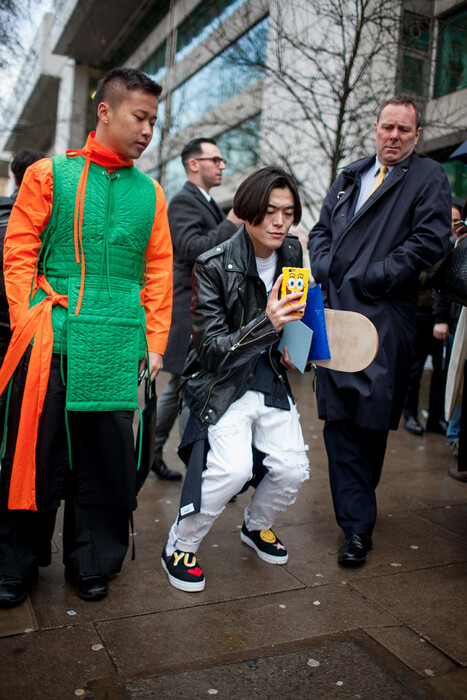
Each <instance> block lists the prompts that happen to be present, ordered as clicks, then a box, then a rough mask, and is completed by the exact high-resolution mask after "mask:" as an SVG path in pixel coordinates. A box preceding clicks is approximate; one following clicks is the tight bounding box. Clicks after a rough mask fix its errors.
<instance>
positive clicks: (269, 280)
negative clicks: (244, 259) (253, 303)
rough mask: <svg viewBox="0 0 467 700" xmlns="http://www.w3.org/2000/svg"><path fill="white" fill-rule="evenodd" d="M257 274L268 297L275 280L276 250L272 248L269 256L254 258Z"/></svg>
mask: <svg viewBox="0 0 467 700" xmlns="http://www.w3.org/2000/svg"><path fill="white" fill-rule="evenodd" d="M255 259H256V269H257V270H258V275H259V276H260V277H261V279H262V280H263V282H264V286H265V287H266V292H267V295H268V297H269V295H270V293H271V289H272V287H273V284H274V282H275V281H276V279H275V277H276V265H277V251H275V250H273V251H272V253H271V255H270V256H269V258H255Z"/></svg>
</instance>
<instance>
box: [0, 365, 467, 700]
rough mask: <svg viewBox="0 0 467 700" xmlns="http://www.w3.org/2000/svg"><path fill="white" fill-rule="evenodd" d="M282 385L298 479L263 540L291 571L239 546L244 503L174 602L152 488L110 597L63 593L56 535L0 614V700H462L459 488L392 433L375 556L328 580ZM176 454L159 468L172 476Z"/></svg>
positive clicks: (417, 445) (430, 452) (315, 494)
mask: <svg viewBox="0 0 467 700" xmlns="http://www.w3.org/2000/svg"><path fill="white" fill-rule="evenodd" d="M293 381H294V389H295V393H296V396H297V398H298V404H299V410H300V412H301V416H302V425H303V427H304V432H305V438H306V441H307V442H308V444H309V446H310V451H309V458H310V463H311V478H310V480H309V481H308V482H306V483H305V484H304V485H303V488H302V491H301V493H300V495H299V499H298V501H297V503H296V504H295V505H294V506H293V507H292V508H290V509H289V510H288V511H287V512H286V513H284V514H283V515H282V516H281V517H280V518H279V519H278V521H277V527H276V528H275V529H276V530H277V532H278V534H279V536H280V537H281V539H283V541H284V542H285V543H286V544H287V547H288V550H289V563H288V564H286V565H285V566H271V565H268V564H266V563H264V562H262V561H261V560H260V559H259V558H258V557H257V556H256V554H255V553H254V551H253V550H251V549H250V548H249V547H246V546H245V545H243V544H242V543H241V541H240V536H239V530H240V527H241V524H242V520H243V514H242V511H243V508H244V506H245V504H246V502H247V500H248V498H249V494H243V495H241V496H239V497H238V498H237V501H236V502H235V503H231V504H229V505H228V506H227V508H226V511H225V512H224V514H223V515H222V516H221V518H220V519H219V520H218V521H216V523H215V525H214V527H213V529H212V531H211V532H210V533H209V535H208V536H207V538H206V540H205V541H204V543H203V545H202V548H201V549H200V552H199V559H200V562H201V564H202V566H203V569H204V572H205V576H206V588H205V590H204V591H203V592H202V593H196V594H188V593H183V592H182V591H178V590H176V589H175V588H173V587H172V586H170V585H169V583H168V580H167V577H166V574H165V573H164V572H163V571H162V568H161V566H160V552H161V549H162V546H163V544H164V541H165V538H166V535H167V532H168V529H169V527H170V525H171V523H172V521H173V519H174V517H175V514H176V512H177V507H178V499H179V495H180V484H173V483H170V482H162V481H158V480H156V479H155V478H154V477H153V476H152V475H151V476H150V477H149V479H148V481H147V483H146V484H145V486H144V488H143V491H142V493H141V497H140V505H139V508H138V510H137V512H136V514H135V535H134V539H135V544H136V560H135V561H131V559H130V557H128V558H127V561H126V562H125V564H124V567H123V570H122V572H121V574H120V575H119V576H118V577H117V578H116V579H115V580H113V581H111V583H110V593H109V596H108V598H106V599H105V600H103V601H101V602H98V603H86V602H84V601H82V600H80V599H79V598H77V596H76V595H75V593H74V591H73V588H72V587H71V586H70V585H69V584H66V583H65V582H64V579H63V567H62V564H61V553H60V541H61V537H60V534H59V532H58V531H57V532H56V535H55V538H54V541H55V543H56V550H57V551H56V553H55V554H54V556H53V563H52V566H50V567H49V568H47V569H44V570H43V571H41V577H40V580H39V582H38V583H37V584H36V585H35V586H34V588H33V590H32V593H31V596H30V599H28V600H27V602H26V603H25V604H24V605H22V606H20V607H18V608H15V609H13V610H6V611H0V698H1V700H7V699H8V700H17V699H18V700H29V699H30V698H40V700H68V699H71V698H76V697H82V698H88V699H91V700H124V699H126V700H153V699H157V700H160V699H162V700H165V699H168V700H172V699H175V698H177V699H183V698H187V699H188V698H189V699H190V700H196V699H198V698H207V697H209V696H217V697H219V698H224V699H228V700H233V699H236V700H250V699H256V698H258V699H259V698H261V699H262V700H268V699H271V700H275V699H276V698H277V699H279V698H280V699H281V700H283V699H284V700H288V699H290V700H292V699H294V700H301V699H302V698H303V699H309V698H313V699H315V698H316V699H319V700H321V699H324V700H327V699H328V698H330V699H331V698H332V699H333V698H339V699H345V700H347V699H350V698H362V699H365V700H386V699H387V700H394V699H398V698H427V699H429V700H431V699H433V700H436V699H438V700H441V699H443V698H444V699H445V700H461V698H462V699H465V698H467V669H466V665H467V624H466V608H467V605H466V602H465V595H464V590H465V588H466V574H467V547H466V537H467V484H465V483H459V482H456V481H454V480H452V479H450V478H449V477H448V476H447V474H446V470H447V467H448V466H451V465H453V464H454V461H453V459H452V457H451V455H450V450H449V447H448V445H447V442H446V440H445V438H444V437H442V436H439V435H432V434H427V435H425V436H424V437H422V438H420V437H416V436H412V435H410V434H409V433H407V432H406V431H405V430H403V429H402V428H401V429H400V430H399V431H398V432H396V433H392V434H391V436H390V440H389V446H388V452H387V459H386V464H385V468H384V470H383V478H382V482H381V484H380V486H379V487H378V506H379V518H378V523H377V526H376V529H375V532H374V538H373V539H374V548H373V551H372V552H371V553H370V555H369V558H368V561H367V562H366V563H365V564H364V565H363V566H362V567H360V568H357V569H344V568H341V567H339V566H338V565H337V563H336V554H337V550H338V548H339V547H340V545H341V544H342V537H341V535H340V533H339V530H338V528H337V526H336V524H335V521H334V515H333V510H332V503H331V496H330V491H329V484H328V477H327V465H326V455H325V450H324V445H323V440H322V433H321V429H322V426H321V423H320V421H318V419H317V416H316V407H315V400H314V395H313V392H312V376H310V375H306V376H304V377H300V376H298V377H294V378H293ZM162 387H163V382H160V384H159V386H158V392H159V393H160V392H161V390H162ZM176 445H177V436H176V435H174V436H173V437H172V438H171V440H170V444H169V449H168V451H167V463H168V466H169V467H170V468H174V469H179V470H182V469H183V465H182V464H181V463H180V462H179V461H178V458H177V456H176Z"/></svg>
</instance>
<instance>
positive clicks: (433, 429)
mask: <svg viewBox="0 0 467 700" xmlns="http://www.w3.org/2000/svg"><path fill="white" fill-rule="evenodd" d="M447 429H448V424H447V423H446V421H445V420H443V419H442V418H440V419H439V420H433V421H431V420H430V419H429V418H428V420H427V422H426V428H425V430H426V432H427V433H438V435H446V430H447Z"/></svg>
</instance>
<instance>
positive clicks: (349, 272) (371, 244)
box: [308, 97, 451, 566]
mask: <svg viewBox="0 0 467 700" xmlns="http://www.w3.org/2000/svg"><path fill="white" fill-rule="evenodd" d="M420 121H421V112H420V108H419V107H418V105H417V104H416V103H415V102H414V101H413V100H412V99H411V98H405V97H394V98H392V99H390V100H388V101H387V102H385V103H384V104H383V105H382V106H381V107H380V109H379V111H378V114H377V119H376V122H375V124H374V131H375V140H376V157H375V156H374V155H373V156H371V157H370V158H364V159H362V160H358V161H356V162H354V163H352V164H351V165H349V166H347V167H346V168H344V170H343V171H342V172H341V174H340V175H339V177H338V178H337V180H336V181H335V183H334V184H333V185H332V187H331V189H330V190H329V192H328V194H327V196H326V198H325V200H324V203H323V206H322V209H321V213H320V218H319V221H318V223H317V224H316V225H315V226H314V228H313V229H312V230H311V232H310V236H309V243H308V248H309V252H310V263H311V271H312V274H313V277H314V279H315V280H316V281H317V282H318V283H320V284H321V288H322V292H323V298H324V303H325V306H328V307H330V308H333V309H346V310H350V311H357V312H359V313H362V314H364V315H365V316H367V317H368V318H370V319H371V321H372V322H373V323H374V324H375V326H376V328H377V330H378V334H379V342H380V347H379V350H378V353H377V355H376V358H375V360H374V361H373V363H372V364H371V365H370V366H369V367H368V368H367V369H365V370H363V371H361V372H357V373H354V374H350V373H346V372H336V371H332V370H327V369H324V368H318V376H317V399H318V413H319V417H320V418H322V419H323V420H324V421H325V424H324V440H325V444H326V450H327V454H328V461H329V474H330V482H331V491H332V496H333V503H334V510H335V514H336V519H337V522H338V524H339V526H340V527H341V528H342V530H343V532H344V536H345V543H344V545H343V546H342V547H341V549H340V550H339V554H338V562H339V564H342V565H347V566H349V565H350V566H352V565H359V564H361V563H363V562H364V561H365V559H366V557H367V554H368V551H369V550H370V549H371V547H372V539H371V536H372V531H373V527H374V524H375V522H376V495H375V489H376V486H377V484H378V482H379V479H380V476H381V470H382V466H383V461H384V455H385V451H386V443H387V438H388V432H389V430H390V429H393V430H396V429H397V427H398V423H399V419H400V415H401V412H402V408H403V404H404V398H405V393H406V389H407V380H408V372H409V367H410V355H411V345H412V341H413V337H414V331H415V312H416V308H417V298H418V276H419V273H420V271H421V270H425V269H427V268H428V267H431V266H432V265H434V264H435V263H436V262H437V261H438V260H440V259H441V258H442V257H443V256H444V254H445V251H446V248H447V244H448V238H449V231H450V206H451V204H450V202H451V193H450V188H449V183H448V179H447V177H446V173H445V172H444V170H443V168H442V166H441V165H439V164H438V163H435V162H434V161H433V160H430V159H428V158H419V157H418V156H417V154H416V153H414V148H415V146H416V144H417V142H418V139H419V137H420V132H421V126H420Z"/></svg>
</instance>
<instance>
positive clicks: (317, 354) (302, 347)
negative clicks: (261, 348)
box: [279, 285, 331, 373]
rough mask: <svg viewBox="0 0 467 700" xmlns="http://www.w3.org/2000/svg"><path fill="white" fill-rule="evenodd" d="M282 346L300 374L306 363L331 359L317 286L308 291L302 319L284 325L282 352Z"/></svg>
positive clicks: (281, 349) (280, 344)
mask: <svg viewBox="0 0 467 700" xmlns="http://www.w3.org/2000/svg"><path fill="white" fill-rule="evenodd" d="M284 345H286V346H287V349H288V351H289V356H290V359H291V361H292V362H293V364H294V365H295V367H296V368H297V369H298V370H300V372H302V373H303V372H304V371H305V366H306V363H307V362H314V361H316V360H328V359H329V358H330V357H331V353H330V352H329V344H328V337H327V334H326V321H325V317H324V307H323V298H322V296H321V288H320V286H319V285H315V286H314V287H312V288H311V289H309V290H308V296H307V300H306V308H305V313H304V315H303V317H302V319H301V320H300V321H291V322H290V323H286V324H285V326H284V331H283V333H282V338H281V341H280V343H279V350H280V351H283V348H284Z"/></svg>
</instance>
